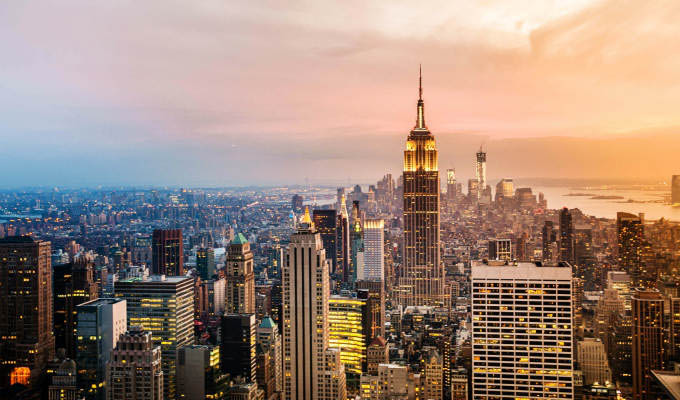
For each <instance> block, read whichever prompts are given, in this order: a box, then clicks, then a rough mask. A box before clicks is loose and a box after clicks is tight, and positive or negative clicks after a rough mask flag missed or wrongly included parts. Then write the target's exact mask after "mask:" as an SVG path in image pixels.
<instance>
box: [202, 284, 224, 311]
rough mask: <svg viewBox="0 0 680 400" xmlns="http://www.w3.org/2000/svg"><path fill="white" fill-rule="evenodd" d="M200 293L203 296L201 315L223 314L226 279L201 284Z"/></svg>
mask: <svg viewBox="0 0 680 400" xmlns="http://www.w3.org/2000/svg"><path fill="white" fill-rule="evenodd" d="M201 286H202V289H203V290H202V293H203V295H204V296H205V298H204V299H203V301H202V302H201V305H202V307H203V308H202V310H201V312H202V313H205V314H207V315H222V314H224V308H225V298H224V295H225V293H226V287H227V283H226V279H224V278H220V279H213V280H209V281H204V282H201Z"/></svg>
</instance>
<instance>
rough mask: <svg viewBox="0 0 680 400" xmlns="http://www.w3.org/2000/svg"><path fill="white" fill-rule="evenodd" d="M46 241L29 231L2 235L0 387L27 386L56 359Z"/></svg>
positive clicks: (38, 383)
mask: <svg viewBox="0 0 680 400" xmlns="http://www.w3.org/2000/svg"><path fill="white" fill-rule="evenodd" d="M51 263H52V259H51V245H50V242H46V241H42V240H34V239H33V238H31V237H29V236H12V237H8V238H5V239H0V338H2V340H0V361H2V363H0V379H1V381H0V387H7V386H8V385H10V384H12V383H19V384H23V385H24V386H29V387H31V388H40V387H43V386H44V385H46V384H47V382H41V381H40V379H41V378H43V377H44V376H45V375H44V372H45V368H46V366H47V363H48V362H49V360H51V359H52V358H54V336H53V335H52V266H51Z"/></svg>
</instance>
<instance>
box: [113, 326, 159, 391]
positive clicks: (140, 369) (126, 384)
mask: <svg viewBox="0 0 680 400" xmlns="http://www.w3.org/2000/svg"><path fill="white" fill-rule="evenodd" d="M164 398H165V397H163V369H162V368H161V348H160V346H158V345H156V344H154V341H153V340H152V338H151V332H145V331H144V329H143V328H141V327H138V326H133V327H131V328H130V330H129V331H128V332H127V333H124V334H122V335H120V338H119V339H118V343H117V344H116V348H115V349H114V350H112V351H111V357H110V358H109V361H108V362H107V363H106V400H162V399H164Z"/></svg>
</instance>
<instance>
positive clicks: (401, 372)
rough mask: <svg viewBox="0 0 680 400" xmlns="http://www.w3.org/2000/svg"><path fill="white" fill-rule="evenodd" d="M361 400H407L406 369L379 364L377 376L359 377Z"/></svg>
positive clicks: (402, 366) (394, 365) (393, 365)
mask: <svg viewBox="0 0 680 400" xmlns="http://www.w3.org/2000/svg"><path fill="white" fill-rule="evenodd" d="M360 394H361V399H362V400H390V399H408V398H413V397H415V396H413V397H411V396H409V372H408V367H407V366H405V365H398V364H379V365H378V374H377V375H362V376H361V393H360Z"/></svg>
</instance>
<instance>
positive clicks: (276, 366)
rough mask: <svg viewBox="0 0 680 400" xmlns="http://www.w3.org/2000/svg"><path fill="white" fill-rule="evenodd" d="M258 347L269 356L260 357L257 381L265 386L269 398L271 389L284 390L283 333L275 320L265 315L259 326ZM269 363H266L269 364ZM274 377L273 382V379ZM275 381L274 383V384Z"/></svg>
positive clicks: (257, 331) (257, 332)
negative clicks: (281, 333) (280, 332)
mask: <svg viewBox="0 0 680 400" xmlns="http://www.w3.org/2000/svg"><path fill="white" fill-rule="evenodd" d="M256 335H257V349H258V351H261V352H262V353H263V354H268V356H265V357H262V358H263V360H262V362H260V359H258V373H257V374H258V377H257V383H258V385H260V387H264V388H265V398H269V397H270V396H268V395H270V394H271V391H272V390H273V391H274V392H278V393H280V392H281V391H283V368H282V367H283V360H282V358H281V356H282V353H281V352H282V349H281V335H280V334H279V329H278V326H277V325H276V323H274V320H272V319H271V318H269V317H264V318H263V319H262V322H260V325H258V326H257V330H256ZM267 363H268V365H265V364H267ZM272 379H273V382H271V380H272ZM272 383H273V385H272Z"/></svg>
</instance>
